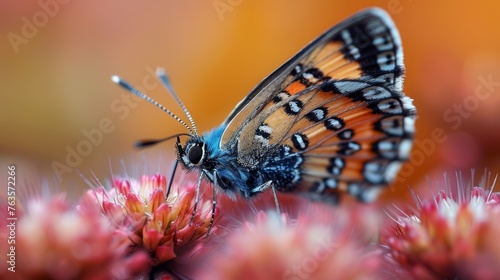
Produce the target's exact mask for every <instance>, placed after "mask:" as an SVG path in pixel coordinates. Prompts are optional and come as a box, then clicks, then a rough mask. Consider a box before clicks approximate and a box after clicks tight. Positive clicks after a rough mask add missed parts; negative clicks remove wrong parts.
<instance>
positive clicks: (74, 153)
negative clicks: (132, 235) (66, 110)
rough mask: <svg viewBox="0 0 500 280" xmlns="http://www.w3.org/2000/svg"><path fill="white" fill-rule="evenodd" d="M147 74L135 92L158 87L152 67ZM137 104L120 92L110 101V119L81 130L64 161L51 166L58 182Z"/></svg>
mask: <svg viewBox="0 0 500 280" xmlns="http://www.w3.org/2000/svg"><path fill="white" fill-rule="evenodd" d="M145 71H146V72H147V74H146V75H145V76H144V77H143V78H142V84H141V85H139V86H137V87H136V88H137V90H139V91H141V92H147V91H150V90H154V89H156V88H157V87H158V86H159V83H158V81H157V80H156V79H155V77H156V73H155V70H154V68H153V67H151V66H147V67H146V68H145ZM139 102H143V99H142V98H140V97H137V96H135V95H134V94H130V93H128V92H122V93H120V95H119V96H118V97H116V98H115V99H113V100H112V102H111V103H110V106H109V109H110V112H111V113H113V114H112V116H110V117H104V118H101V120H100V121H99V122H98V124H97V127H94V128H91V129H82V130H81V134H82V136H83V137H82V138H83V139H81V140H80V141H78V142H77V143H76V144H73V145H66V146H65V148H64V150H65V156H64V160H60V161H53V162H52V164H51V167H52V170H53V171H54V174H55V175H56V176H57V179H58V180H59V182H61V181H62V180H63V176H64V174H66V173H71V172H73V170H75V169H76V168H77V167H78V166H79V165H80V164H82V162H83V161H84V159H85V158H87V157H89V156H90V155H91V154H92V152H94V151H95V150H96V149H95V148H96V147H98V146H99V145H101V144H102V143H103V142H104V141H105V140H106V136H107V135H109V134H111V133H112V132H113V131H115V129H116V127H117V121H123V120H125V119H127V118H128V117H129V116H130V115H131V112H132V110H133V109H135V108H137V107H138V106H139Z"/></svg>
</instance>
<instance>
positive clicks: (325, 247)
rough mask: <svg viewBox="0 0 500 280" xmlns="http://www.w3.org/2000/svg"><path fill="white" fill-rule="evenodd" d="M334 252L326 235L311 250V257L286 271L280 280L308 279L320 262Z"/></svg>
mask: <svg viewBox="0 0 500 280" xmlns="http://www.w3.org/2000/svg"><path fill="white" fill-rule="evenodd" d="M334 251H335V244H334V243H333V241H332V239H331V236H330V235H326V236H324V238H322V239H319V242H318V244H317V245H316V247H315V248H314V250H313V253H312V254H311V256H309V257H307V258H305V259H303V260H302V262H301V263H300V264H296V265H294V266H292V267H291V268H289V269H287V270H286V271H285V273H284V274H283V277H281V279H283V280H304V279H309V278H310V275H311V274H312V273H313V272H314V271H316V270H317V269H318V267H319V265H320V263H321V262H324V261H326V260H328V258H330V256H331V255H332V254H333V253H334Z"/></svg>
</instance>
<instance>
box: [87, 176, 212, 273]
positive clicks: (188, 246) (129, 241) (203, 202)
mask: <svg viewBox="0 0 500 280" xmlns="http://www.w3.org/2000/svg"><path fill="white" fill-rule="evenodd" d="M166 192H167V182H166V178H165V177H164V176H162V175H152V176H142V177H141V179H140V181H136V180H128V179H123V178H115V179H114V180H113V186H112V189H110V190H105V189H104V188H103V187H97V188H96V189H95V190H91V191H88V192H87V193H86V194H85V196H84V198H83V199H82V201H81V203H80V207H81V208H82V209H85V210H86V211H89V212H96V211H98V212H101V211H102V212H103V213H104V216H105V217H107V218H108V220H109V221H110V222H111V224H112V225H113V226H114V228H115V234H116V235H117V236H119V237H120V238H119V239H120V240H121V241H122V242H124V243H125V244H126V246H127V247H128V251H129V258H136V261H130V263H131V265H133V266H134V267H135V269H128V271H125V272H124V274H126V275H130V276H133V275H144V274H145V273H148V271H150V270H151V269H153V268H155V267H159V266H160V265H164V264H165V263H167V262H169V261H171V260H173V259H174V258H176V257H178V254H185V255H186V254H190V253H192V252H193V250H194V248H195V247H196V245H199V244H198V243H200V244H201V243H203V242H204V240H203V239H205V236H206V235H207V231H208V228H209V225H210V221H211V218H212V200H211V199H205V198H204V197H203V196H200V201H199V205H198V206H197V209H196V212H194V206H195V193H196V185H195V184H192V183H187V184H184V185H182V186H179V185H177V184H174V186H173V188H172V190H171V192H170V194H169V197H168V198H166ZM215 230H216V228H215V227H213V228H212V231H215ZM196 241H199V242H196ZM160 270H161V269H160Z"/></svg>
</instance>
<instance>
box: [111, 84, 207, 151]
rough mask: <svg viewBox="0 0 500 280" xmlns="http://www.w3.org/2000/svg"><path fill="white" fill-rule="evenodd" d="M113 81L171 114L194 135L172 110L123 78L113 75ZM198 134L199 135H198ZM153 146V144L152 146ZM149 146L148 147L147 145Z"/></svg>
mask: <svg viewBox="0 0 500 280" xmlns="http://www.w3.org/2000/svg"><path fill="white" fill-rule="evenodd" d="M111 80H112V81H113V82H114V83H115V84H118V85H119V86H121V87H122V88H124V89H126V90H128V91H130V92H131V93H133V94H135V95H136V96H139V97H140V98H142V99H144V100H146V101H148V102H149V103H151V104H153V105H155V106H156V107H158V108H160V109H161V110H162V111H164V112H165V113H167V114H169V115H170V116H171V117H172V118H174V119H175V120H177V121H178V122H179V123H181V124H182V125H183V126H184V127H185V128H187V130H188V131H189V132H190V133H191V134H194V133H193V130H192V129H191V128H190V127H189V126H188V125H187V124H186V123H185V122H184V121H183V120H181V119H180V118H179V117H178V116H176V115H175V114H174V113H172V112H171V111H170V110H168V109H167V108H165V107H163V105H161V104H160V103H158V102H156V101H155V100H154V99H152V98H151V97H149V96H147V95H145V94H144V93H142V92H140V91H139V90H137V89H136V88H134V87H133V86H131V85H130V84H129V83H127V82H126V81H124V80H123V79H122V78H120V77H118V76H116V75H113V76H112V77H111ZM195 131H196V130H195ZM196 134H197V133H196ZM151 145H152V144H151ZM146 146H148V145H146Z"/></svg>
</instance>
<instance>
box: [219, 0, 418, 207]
mask: <svg viewBox="0 0 500 280" xmlns="http://www.w3.org/2000/svg"><path fill="white" fill-rule="evenodd" d="M403 72H404V65H403V54H402V50H401V41H400V39H399V34H398V32H397V30H396V28H395V26H394V24H393V23H392V21H391V20H390V18H389V16H388V15H387V14H386V13H385V12H384V11H382V10H379V9H370V10H366V11H364V12H361V13H359V14H357V15H354V16H353V17H351V18H349V19H347V20H345V21H344V22H342V23H340V24H339V25H337V26H335V27H333V28H332V29H330V30H329V31H327V32H326V33H324V34H323V35H321V36H320V37H319V38H318V39H316V40H314V41H313V42H311V43H310V44H309V45H307V46H306V47H305V48H304V49H303V50H302V51H300V52H299V53H298V54H297V55H295V56H294V57H293V58H292V59H290V60H289V61H287V62H286V63H285V64H284V65H282V66H281V67H280V68H279V69H278V70H276V71H275V72H274V73H273V74H271V75H270V76H269V77H268V78H266V79H265V80H264V81H263V82H262V83H261V84H260V85H259V86H257V87H256V88H255V89H254V90H253V91H252V92H251V93H250V94H249V95H248V96H247V97H246V98H245V99H244V100H243V101H242V102H240V104H239V105H238V106H237V108H236V109H235V110H234V111H233V113H231V114H230V116H229V118H228V119H227V120H226V122H225V123H226V124H227V127H226V129H225V131H224V133H223V136H222V139H221V142H220V147H221V148H223V149H237V152H238V153H237V154H238V162H239V163H240V164H241V165H243V166H245V167H247V168H250V169H258V168H259V167H261V166H262V164H263V161H264V160H266V159H267V156H266V155H268V154H270V153H272V152H273V151H275V150H276V149H277V148H278V147H281V146H283V145H286V146H288V147H290V148H292V152H293V153H295V154H300V156H301V158H302V161H301V164H300V166H298V167H297V168H298V169H299V171H300V180H299V181H300V182H298V183H297V184H294V186H293V188H290V186H277V188H278V189H281V190H287V191H290V190H291V191H301V192H305V193H308V194H309V195H311V196H312V197H313V198H317V199H319V200H330V199H331V198H335V197H338V195H339V194H340V193H341V192H348V193H351V194H353V195H355V196H357V197H358V198H360V199H362V200H371V199H372V198H374V197H375V196H374V193H376V192H377V191H378V190H379V189H380V188H377V187H379V186H385V185H387V183H389V182H390V181H391V180H392V179H393V177H394V176H395V174H396V172H397V170H399V166H400V164H401V162H402V161H403V160H405V159H406V158H407V157H408V153H409V150H410V148H411V144H412V141H411V139H412V136H413V130H414V118H415V109H414V107H413V105H412V104H411V99H410V98H408V97H406V96H404V94H403V93H402V92H401V90H402V83H403ZM265 164H268V165H271V166H268V168H272V164H273V163H269V162H266V163H265ZM277 164H279V163H277Z"/></svg>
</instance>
